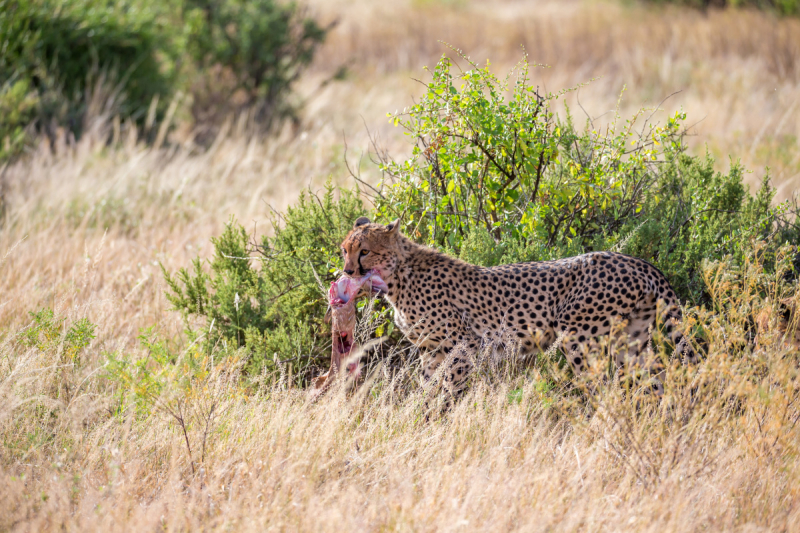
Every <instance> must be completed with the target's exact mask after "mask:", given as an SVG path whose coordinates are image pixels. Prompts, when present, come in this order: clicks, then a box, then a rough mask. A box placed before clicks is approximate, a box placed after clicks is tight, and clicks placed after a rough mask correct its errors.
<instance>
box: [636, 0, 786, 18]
mask: <svg viewBox="0 0 800 533" xmlns="http://www.w3.org/2000/svg"><path fill="white" fill-rule="evenodd" d="M647 1H648V2H651V3H654V4H680V5H685V6H690V7H696V8H700V9H706V8H708V7H728V6H730V7H755V8H758V9H766V10H770V11H774V12H776V13H779V14H781V15H800V1H798V0H647Z"/></svg>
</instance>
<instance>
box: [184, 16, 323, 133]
mask: <svg viewBox="0 0 800 533" xmlns="http://www.w3.org/2000/svg"><path fill="white" fill-rule="evenodd" d="M184 20H185V24H186V40H187V51H188V53H189V55H190V57H191V58H192V60H193V61H194V64H195V67H196V68H197V69H198V70H199V71H201V72H205V73H207V74H209V73H210V74H212V76H213V79H212V80H210V83H209V84H208V86H209V87H208V89H207V90H206V92H205V94H198V93H196V94H195V97H196V101H195V108H194V114H195V116H196V117H199V116H201V115H202V114H203V110H205V111H206V112H207V111H208V108H209V100H211V101H212V103H213V106H214V107H216V108H217V109H214V110H212V111H211V113H213V114H215V115H220V114H225V113H229V112H231V111H241V110H243V109H251V110H252V111H254V114H255V116H256V120H257V121H258V123H260V124H262V125H263V126H269V125H270V124H272V122H273V121H274V120H275V119H280V118H283V117H285V116H287V115H291V114H292V113H293V110H292V109H291V107H290V106H289V103H288V100H287V97H288V95H289V94H290V92H291V85H292V83H293V82H294V81H295V80H296V79H297V77H298V76H299V74H300V73H301V72H302V70H303V68H304V67H306V66H307V65H308V64H309V63H310V62H311V59H312V58H313V55H314V50H315V49H316V47H317V46H318V45H319V44H320V43H322V41H323V39H324V38H325V30H324V29H323V28H321V27H320V26H319V25H318V24H317V23H316V22H315V21H314V19H312V18H309V17H307V16H306V14H305V11H304V10H303V9H302V8H300V7H299V6H298V5H297V4H296V3H294V2H290V3H280V2H276V1H275V0H226V1H223V2H217V1H211V0H186V2H185V5H184ZM220 68H221V69H222V70H223V72H222V73H221V74H222V75H221V76H220V75H218V70H217V69H220ZM234 95H237V97H236V98H234ZM233 101H236V102H237V103H236V104H235V105H233V106H232V105H231V102H233Z"/></svg>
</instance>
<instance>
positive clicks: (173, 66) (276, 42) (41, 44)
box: [0, 0, 326, 158]
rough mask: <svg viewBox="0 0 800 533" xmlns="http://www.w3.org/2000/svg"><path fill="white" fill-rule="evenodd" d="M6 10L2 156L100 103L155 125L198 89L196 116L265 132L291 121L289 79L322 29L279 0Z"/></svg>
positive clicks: (0, 29) (69, 1) (79, 3)
mask: <svg viewBox="0 0 800 533" xmlns="http://www.w3.org/2000/svg"><path fill="white" fill-rule="evenodd" d="M0 13H3V16H2V17H0V49H2V51H3V53H2V54H0V112H2V114H0V158H3V157H8V156H10V155H15V154H18V153H19V152H20V151H21V149H22V147H23V146H24V145H25V143H26V142H27V141H28V140H29V137H30V134H31V133H32V132H31V129H32V128H31V125H33V126H35V129H37V130H38V131H45V132H47V133H50V134H52V133H53V132H52V131H51V126H52V125H58V126H65V127H66V128H67V129H68V130H69V131H71V132H72V133H74V134H75V135H76V136H79V135H80V133H81V130H82V128H83V127H84V122H85V120H86V118H87V113H90V110H93V111H92V112H97V109H96V108H97V105H100V106H101V108H102V112H103V113H108V114H118V115H119V116H121V117H122V118H130V119H132V120H134V121H137V122H138V123H139V124H140V125H142V124H145V125H147V124H151V123H152V121H153V120H154V119H158V118H159V117H160V116H161V115H163V111H164V109H165V108H166V103H167V102H168V101H169V100H170V99H171V97H172V96H173V95H174V94H176V93H177V92H178V91H179V90H194V91H195V93H196V94H195V95H194V96H195V98H194V108H193V111H194V114H195V119H196V120H198V121H202V120H218V119H219V118H224V117H227V115H228V114H230V113H231V112H239V111H241V110H243V109H254V110H255V113H254V114H253V117H254V119H255V120H256V121H257V122H258V123H259V124H261V125H265V126H269V125H271V124H272V123H273V122H274V121H275V120H277V119H281V118H285V117H287V116H290V115H291V114H292V108H291V106H290V105H289V100H288V96H289V94H290V91H291V86H292V83H293V82H294V81H295V80H296V79H297V77H298V75H299V74H300V72H301V71H302V69H303V68H304V67H305V66H307V65H308V64H309V63H310V62H311V59H312V57H313V53H314V51H315V49H316V47H317V45H319V44H320V43H321V42H322V40H323V38H324V37H325V31H326V30H325V29H323V28H321V27H320V26H319V25H318V24H317V23H316V22H315V21H314V20H313V19H312V18H310V17H308V16H306V13H305V11H304V10H303V9H302V8H300V7H299V6H298V5H297V4H296V3H293V2H292V3H279V2H276V1H275V0H256V1H252V2H248V1H244V0H223V1H220V2H211V1H207V0H176V1H174V2H166V3H162V2H155V1H152V0H144V1H136V2H134V1H131V0H65V1H59V0H33V1H30V2H18V1H15V0H0ZM187 59H188V60H187ZM203 79H205V80H206V81H208V83H207V84H206V87H205V88H203V84H202V83H201V82H200V81H198V80H203ZM97 100H101V101H97ZM151 106H152V107H151ZM209 109H213V111H212V112H211V113H209V111H208V110H209Z"/></svg>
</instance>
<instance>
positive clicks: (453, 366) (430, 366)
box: [422, 343, 473, 420]
mask: <svg viewBox="0 0 800 533" xmlns="http://www.w3.org/2000/svg"><path fill="white" fill-rule="evenodd" d="M470 350H471V348H470V347H469V346H468V345H467V344H466V343H459V344H457V345H455V346H453V347H447V348H440V349H439V350H438V351H437V352H436V354H434V355H432V356H431V357H429V358H428V359H427V360H425V361H423V372H422V375H423V378H424V379H425V381H426V382H429V383H430V385H431V387H430V388H429V390H428V395H429V394H434V393H436V392H440V393H441V394H442V396H441V397H440V399H438V400H434V399H433V398H431V396H427V398H426V400H425V404H424V406H423V409H424V412H425V418H426V420H430V416H431V415H434V414H436V413H437V412H438V413H439V414H441V413H444V412H447V411H449V410H450V409H451V408H452V407H453V406H454V405H455V402H456V401H457V400H458V399H459V398H460V397H461V396H462V394H463V393H464V391H465V390H466V389H467V385H468V380H469V376H470V374H471V373H472V367H473V365H472V358H471V357H470V355H471V354H470ZM431 400H434V401H431ZM439 401H441V404H440V403H439ZM436 405H438V406H439V407H437V408H434V406H436Z"/></svg>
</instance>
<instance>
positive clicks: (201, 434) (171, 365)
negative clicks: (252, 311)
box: [105, 328, 241, 474]
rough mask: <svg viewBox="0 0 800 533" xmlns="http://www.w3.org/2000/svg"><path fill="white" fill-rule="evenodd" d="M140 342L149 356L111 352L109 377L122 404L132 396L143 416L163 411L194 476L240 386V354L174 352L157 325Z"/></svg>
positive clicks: (142, 336) (188, 349) (140, 338)
mask: <svg viewBox="0 0 800 533" xmlns="http://www.w3.org/2000/svg"><path fill="white" fill-rule="evenodd" d="M139 341H140V342H141V345H142V347H143V348H145V349H146V350H147V353H148V357H146V358H140V359H133V358H131V357H130V356H129V355H128V354H121V355H120V354H109V355H108V359H107V362H106V368H105V370H106V377H107V378H108V379H109V380H110V381H112V382H114V383H116V384H118V385H120V386H121V388H120V390H119V392H120V395H121V400H122V401H121V406H124V405H126V404H125V402H126V400H127V399H130V400H131V402H132V405H133V406H134V407H135V408H136V409H137V411H138V414H139V415H140V416H143V417H149V416H152V415H154V414H155V415H162V416H166V417H169V418H170V419H171V420H172V421H173V422H174V423H175V424H176V425H177V427H178V428H179V429H180V431H181V434H182V436H183V440H184V444H185V445H186V453H187V455H188V458H189V464H190V466H191V471H192V474H195V473H196V468H195V463H196V462H199V463H200V464H202V463H203V462H204V461H205V458H206V449H207V446H208V445H209V444H210V437H211V436H212V435H213V433H214V432H215V431H216V429H217V427H216V421H217V419H218V418H220V417H221V416H224V414H225V408H226V406H227V405H228V404H229V403H230V401H231V400H232V399H234V398H236V393H237V392H238V390H239V389H240V387H239V375H240V370H241V357H240V354H239V353H238V352H236V351H232V352H231V351H226V350H222V351H220V350H215V352H216V353H215V354H214V357H211V356H209V355H208V354H205V353H203V352H202V350H200V349H198V347H197V346H190V347H189V348H187V349H186V350H184V351H183V352H181V353H175V352H173V351H172V350H170V349H169V348H168V347H167V346H166V343H165V342H163V341H162V340H160V339H159V338H158V335H157V334H156V333H155V332H154V331H153V329H152V328H150V329H148V330H146V331H144V332H142V334H141V335H140V336H139ZM219 352H222V353H219Z"/></svg>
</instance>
